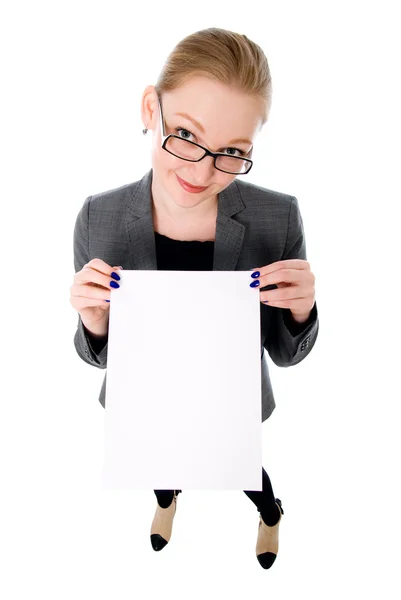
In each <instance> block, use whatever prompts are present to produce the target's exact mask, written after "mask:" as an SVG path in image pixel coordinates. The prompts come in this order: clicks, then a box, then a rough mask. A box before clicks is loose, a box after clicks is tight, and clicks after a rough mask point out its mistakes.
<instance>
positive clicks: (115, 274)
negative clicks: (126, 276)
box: [111, 271, 121, 281]
mask: <svg viewBox="0 0 401 600" xmlns="http://www.w3.org/2000/svg"><path fill="white" fill-rule="evenodd" d="M111 276H112V278H113V279H117V281H119V280H120V279H121V277H120V276H119V275H117V273H114V271H113V272H112V274H111Z"/></svg>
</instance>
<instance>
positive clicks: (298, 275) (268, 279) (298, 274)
mask: <svg viewBox="0 0 401 600" xmlns="http://www.w3.org/2000/svg"><path fill="white" fill-rule="evenodd" d="M258 279H259V282H260V285H259V287H261V288H262V287H265V286H266V285H271V284H274V283H275V284H276V285H277V284H279V283H287V284H299V285H300V284H301V283H302V282H303V281H304V279H305V271H302V270H299V269H279V270H277V271H273V272H272V273H267V274H264V275H262V273H261V274H260V277H258Z"/></svg>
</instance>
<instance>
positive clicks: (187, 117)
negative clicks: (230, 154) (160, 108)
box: [174, 112, 252, 145]
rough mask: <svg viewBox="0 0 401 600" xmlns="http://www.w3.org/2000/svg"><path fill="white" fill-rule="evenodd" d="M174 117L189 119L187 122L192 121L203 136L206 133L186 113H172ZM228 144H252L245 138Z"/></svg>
mask: <svg viewBox="0 0 401 600" xmlns="http://www.w3.org/2000/svg"><path fill="white" fill-rule="evenodd" d="M174 114H175V115H179V116H180V117H185V118H186V119H189V121H192V123H193V124H194V125H196V127H197V128H198V129H199V131H201V132H202V133H203V134H205V133H206V131H205V130H204V129H203V127H202V125H201V124H200V123H199V122H198V121H197V120H196V119H194V118H193V117H190V116H189V115H188V114H187V113H183V112H177V113H174ZM228 143H229V144H238V143H244V144H251V145H252V142H251V141H250V140H247V139H246V138H236V139H235V140H231V142H228Z"/></svg>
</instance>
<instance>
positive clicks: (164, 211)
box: [152, 180, 218, 224]
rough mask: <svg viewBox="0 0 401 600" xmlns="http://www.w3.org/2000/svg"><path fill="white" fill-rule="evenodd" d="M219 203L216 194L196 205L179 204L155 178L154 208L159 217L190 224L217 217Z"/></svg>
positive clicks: (153, 184) (153, 188) (153, 186)
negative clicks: (159, 185)
mask: <svg viewBox="0 0 401 600" xmlns="http://www.w3.org/2000/svg"><path fill="white" fill-rule="evenodd" d="M194 196H195V195H194ZM217 205H218V196H217V195H215V194H214V195H212V196H210V197H209V198H206V199H205V200H202V202H201V203H200V204H197V205H195V206H178V205H177V204H175V202H174V201H173V200H172V199H171V198H170V196H169V195H168V194H166V193H165V192H164V190H163V189H160V188H159V187H158V186H157V184H156V183H155V181H154V180H153V181H152V210H153V212H154V213H156V214H157V215H158V216H159V217H163V218H167V219H168V220H169V221H172V222H173V223H178V224H189V223H192V222H197V221H199V220H200V221H204V220H207V219H209V218H212V217H213V218H216V216H217Z"/></svg>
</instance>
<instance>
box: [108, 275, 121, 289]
mask: <svg viewBox="0 0 401 600" xmlns="http://www.w3.org/2000/svg"><path fill="white" fill-rule="evenodd" d="M119 279H120V278H119ZM110 285H111V287H112V288H116V289H117V288H119V287H120V285H119V284H118V283H116V282H115V281H110Z"/></svg>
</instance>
